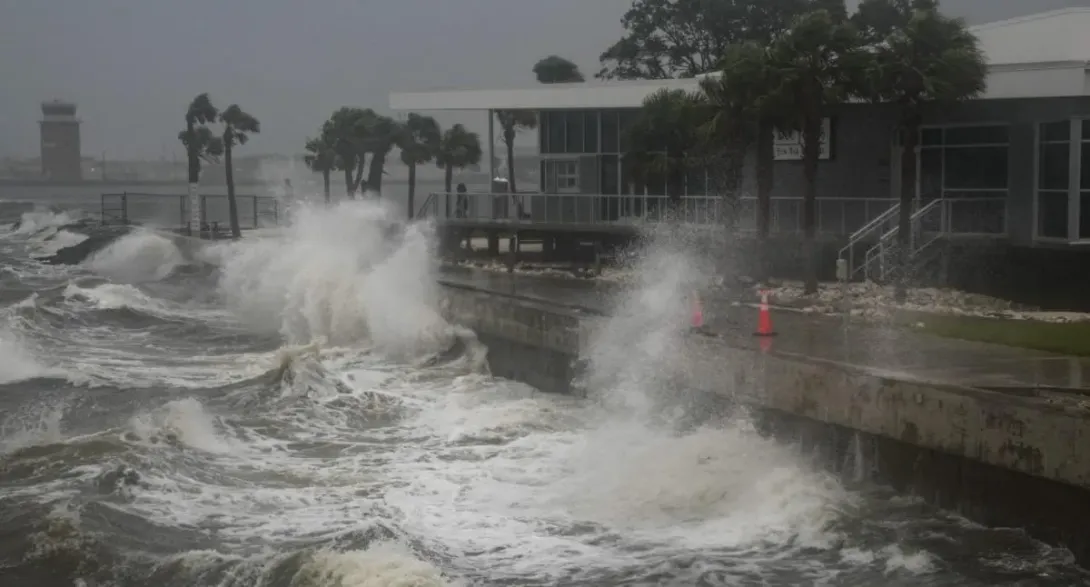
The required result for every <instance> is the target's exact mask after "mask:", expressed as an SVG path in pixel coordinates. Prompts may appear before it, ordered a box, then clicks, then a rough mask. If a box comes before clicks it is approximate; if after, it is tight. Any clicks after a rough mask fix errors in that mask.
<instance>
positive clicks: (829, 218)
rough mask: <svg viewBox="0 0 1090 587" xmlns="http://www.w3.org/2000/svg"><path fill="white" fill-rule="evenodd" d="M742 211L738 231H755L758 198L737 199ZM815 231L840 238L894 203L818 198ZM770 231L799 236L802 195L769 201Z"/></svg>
mask: <svg viewBox="0 0 1090 587" xmlns="http://www.w3.org/2000/svg"><path fill="white" fill-rule="evenodd" d="M739 202H740V204H741V207H742V210H741V214H740V223H739V228H740V229H742V230H756V229H757V198H755V197H752V196H743V197H742V198H740V199H739ZM815 204H816V206H815V208H816V210H815V221H816V226H815V231H816V232H817V233H818V234H820V235H825V236H837V237H843V236H848V235H851V234H852V233H853V232H855V231H857V230H859V229H860V228H861V227H863V226H865V225H866V224H867V223H868V222H870V221H872V220H873V219H874V218H876V217H878V216H880V215H882V214H885V213H887V212H888V211H889V209H890V208H891V207H893V206H895V205H896V204H897V201H896V200H894V199H893V198H839V197H833V198H817V199H816V200H815ZM769 232H770V233H772V234H802V233H803V232H804V224H803V198H802V196H776V197H773V198H771V202H770V210H769Z"/></svg>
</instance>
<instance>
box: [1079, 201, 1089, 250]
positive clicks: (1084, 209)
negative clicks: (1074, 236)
mask: <svg viewBox="0 0 1090 587" xmlns="http://www.w3.org/2000/svg"><path fill="white" fill-rule="evenodd" d="M1079 196H1080V200H1079V239H1090V192H1082V193H1081V194H1079Z"/></svg>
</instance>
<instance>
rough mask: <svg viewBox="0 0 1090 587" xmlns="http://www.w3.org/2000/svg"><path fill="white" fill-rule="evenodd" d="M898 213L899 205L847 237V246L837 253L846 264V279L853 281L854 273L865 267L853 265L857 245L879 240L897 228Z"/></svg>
mask: <svg viewBox="0 0 1090 587" xmlns="http://www.w3.org/2000/svg"><path fill="white" fill-rule="evenodd" d="M900 212H901V205H900V204H894V205H893V206H891V207H889V208H887V209H886V211H885V212H882V213H881V214H879V215H878V216H875V217H874V219H873V220H871V221H870V222H867V223H866V224H864V225H863V226H862V227H860V228H859V229H858V230H856V231H855V232H853V233H851V234H850V235H848V244H846V245H844V247H842V248H841V249H840V251H839V252H838V253H837V258H839V259H844V260H846V261H847V263H848V279H853V278H854V277H855V275H856V273H858V272H859V270H860V269H862V268H864V267H865V266H866V264H865V263H864V264H863V265H860V266H857V265H856V264H855V249H856V247H857V246H858V244H859V243H860V242H867V241H870V240H872V239H874V238H878V239H881V237H882V235H883V234H885V233H886V232H888V231H889V230H890V229H891V228H894V227H896V226H897V220H898V216H899V215H900Z"/></svg>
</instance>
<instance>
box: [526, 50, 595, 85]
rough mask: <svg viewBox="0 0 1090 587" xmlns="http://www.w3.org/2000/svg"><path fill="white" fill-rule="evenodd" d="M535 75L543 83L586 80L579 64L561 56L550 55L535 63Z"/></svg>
mask: <svg viewBox="0 0 1090 587" xmlns="http://www.w3.org/2000/svg"><path fill="white" fill-rule="evenodd" d="M534 76H535V77H536V78H537V81H538V82H540V83H543V84H569V83H576V82H581V81H585V79H584V78H583V72H581V71H579V66H578V65H576V64H574V63H572V62H571V61H568V60H567V59H564V58H563V57H560V56H558V55H549V56H548V57H546V58H544V59H542V60H540V61H538V62H537V63H535V64H534Z"/></svg>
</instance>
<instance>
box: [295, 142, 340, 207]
mask: <svg viewBox="0 0 1090 587" xmlns="http://www.w3.org/2000/svg"><path fill="white" fill-rule="evenodd" d="M303 161H304V162H305V163H306V165H307V167H308V168H310V170H311V171H314V172H317V173H321V174H322V188H323V190H322V192H323V194H324V195H325V203H326V204H328V203H329V202H330V199H331V194H330V189H329V187H330V179H331V176H332V174H333V171H334V170H335V169H337V152H336V151H335V150H334V148H333V144H332V143H331V141H330V140H329V138H328V137H326V136H324V135H323V134H322V133H319V134H318V137H317V138H313V139H307V144H306V155H305V156H304V157H303Z"/></svg>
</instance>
